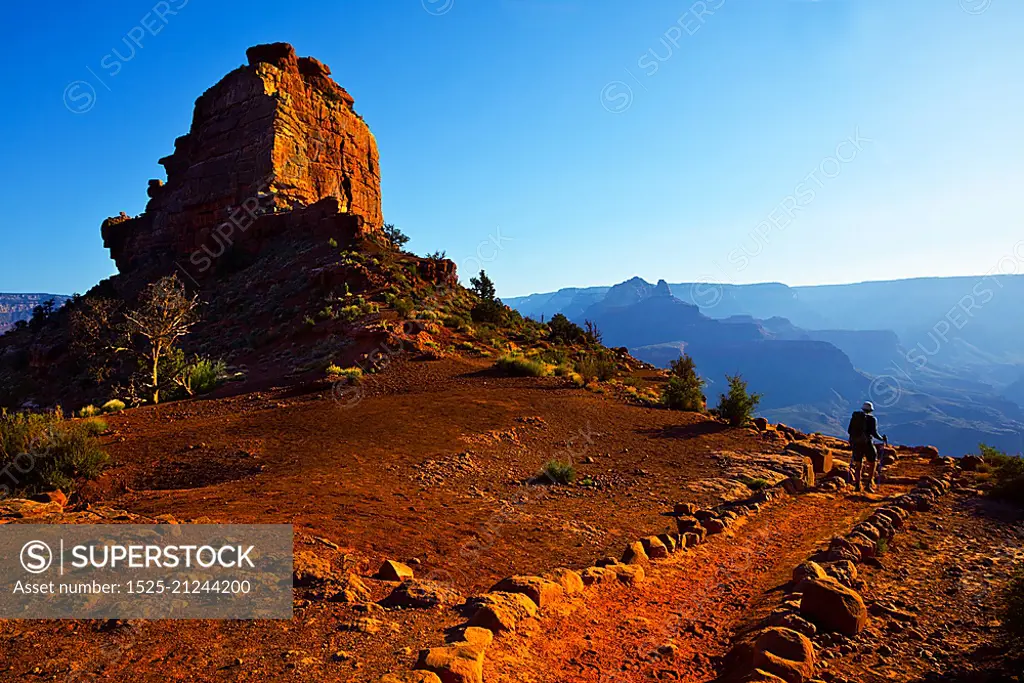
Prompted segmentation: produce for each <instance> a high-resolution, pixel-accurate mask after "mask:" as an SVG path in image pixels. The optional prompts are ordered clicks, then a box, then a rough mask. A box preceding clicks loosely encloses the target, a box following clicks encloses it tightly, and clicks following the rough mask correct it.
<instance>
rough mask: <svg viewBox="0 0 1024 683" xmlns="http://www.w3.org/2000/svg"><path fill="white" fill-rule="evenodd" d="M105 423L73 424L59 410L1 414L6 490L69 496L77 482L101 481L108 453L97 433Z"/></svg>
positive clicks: (1, 454)
mask: <svg viewBox="0 0 1024 683" xmlns="http://www.w3.org/2000/svg"><path fill="white" fill-rule="evenodd" d="M100 426H102V427H103V430H104V431H105V430H106V424H105V423H103V422H102V420H95V419H90V420H85V421H82V422H71V421H68V420H65V419H64V418H63V415H61V414H60V413H59V412H58V413H56V414H48V415H39V414H26V413H16V414H8V413H7V411H0V469H2V470H4V471H6V472H8V480H9V481H7V482H5V483H4V485H5V486H8V487H9V488H11V489H13V490H17V491H25V492H27V493H30V494H31V493H38V492H40V491H47V490H53V489H58V488H59V489H61V490H63V491H66V492H70V491H72V490H73V489H74V485H75V480H76V479H81V478H85V479H93V478H95V477H97V476H98V475H99V473H100V471H101V470H102V469H103V466H104V464H105V463H106V461H107V455H106V453H104V452H103V450H102V449H101V448H100V447H99V445H98V444H97V442H96V440H95V438H93V434H94V433H96V431H97V430H98V429H99V427H100Z"/></svg>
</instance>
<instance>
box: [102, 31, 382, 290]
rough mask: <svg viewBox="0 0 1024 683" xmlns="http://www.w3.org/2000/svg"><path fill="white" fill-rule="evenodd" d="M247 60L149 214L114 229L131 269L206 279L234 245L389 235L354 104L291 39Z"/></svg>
mask: <svg viewBox="0 0 1024 683" xmlns="http://www.w3.org/2000/svg"><path fill="white" fill-rule="evenodd" d="M247 56H248V65H246V66H242V67H239V68H238V69H235V70H234V71H232V72H231V73H229V74H228V75H227V76H225V77H224V78H223V79H221V81H220V82H219V83H217V84H216V85H214V86H213V87H212V88H210V89H209V90H207V91H206V93H204V94H203V95H202V96H201V97H200V98H199V99H198V100H197V101H196V105H195V111H194V114H193V118H192V126H191V129H190V131H189V133H188V134H187V135H184V136H182V137H180V138H178V139H177V140H176V141H175V145H174V153H173V154H171V155H170V156H168V157H165V158H164V159H161V160H160V163H161V164H162V165H163V166H164V168H165V169H166V172H167V182H166V183H164V182H162V181H160V180H151V181H150V184H149V196H150V201H149V204H148V205H147V207H146V211H145V213H143V214H142V215H140V216H137V217H135V218H131V217H129V216H127V215H125V214H123V213H122V214H121V215H120V216H117V217H115V218H110V219H108V220H107V221H105V222H104V224H103V228H102V232H103V240H104V245H105V246H106V247H108V248H109V249H110V255H111V258H113V259H114V261H115V262H116V263H117V267H118V269H119V270H120V271H121V272H122V273H128V272H132V271H134V270H138V269H143V270H144V269H147V268H150V267H157V266H159V265H166V264H167V263H169V262H178V261H186V262H190V264H191V267H188V271H189V273H190V274H191V275H193V276H196V277H198V276H200V275H202V274H203V273H205V272H206V271H207V270H209V269H210V266H211V265H212V264H213V262H214V261H215V259H216V258H217V256H219V255H220V254H221V253H223V252H224V251H226V250H227V249H229V248H232V247H241V248H243V249H246V250H247V251H256V250H258V248H259V246H260V245H261V243H263V242H264V241H265V240H266V239H267V238H268V237H270V236H275V235H277V234H280V233H282V232H287V233H299V232H308V233H313V234H318V235H325V236H327V237H333V238H335V239H336V240H337V241H338V242H339V243H340V242H343V241H350V240H351V239H353V238H355V237H358V236H361V235H365V234H369V233H372V232H375V231H378V230H379V229H380V228H381V226H382V224H383V217H382V214H381V195H380V167H379V159H378V153H377V143H376V141H375V140H374V137H373V135H372V134H371V132H370V129H369V127H368V126H367V125H366V123H365V122H364V121H363V119H362V118H361V117H360V116H359V115H358V114H356V112H355V110H354V109H353V99H352V97H351V96H350V95H349V94H348V93H347V92H346V91H345V90H344V89H343V88H341V87H340V86H339V85H338V84H337V83H335V82H334V81H333V80H332V79H331V77H330V73H331V71H330V69H329V68H328V67H327V66H326V65H324V64H322V63H321V62H319V61H317V60H316V59H313V58H312V57H297V56H296V54H295V50H294V49H293V48H292V46H291V45H288V44H286V43H274V44H271V45H259V46H256V47H252V48H249V50H248V51H247Z"/></svg>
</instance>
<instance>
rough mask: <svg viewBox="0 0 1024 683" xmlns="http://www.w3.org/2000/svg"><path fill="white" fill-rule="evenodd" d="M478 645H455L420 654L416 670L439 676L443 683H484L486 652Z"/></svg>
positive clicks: (484, 648) (424, 651) (483, 647)
mask: <svg viewBox="0 0 1024 683" xmlns="http://www.w3.org/2000/svg"><path fill="white" fill-rule="evenodd" d="M485 650H486V646H483V645H480V644H478V643H454V644H452V645H448V646H445V647H435V648H431V649H429V650H423V651H422V652H420V657H419V661H417V662H416V668H417V669H422V670H425V671H431V672H433V673H435V674H437V677H438V678H440V679H441V683H483V680H484V651H485Z"/></svg>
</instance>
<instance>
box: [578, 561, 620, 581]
mask: <svg viewBox="0 0 1024 683" xmlns="http://www.w3.org/2000/svg"><path fill="white" fill-rule="evenodd" d="M580 578H582V579H583V584H584V585H586V586H593V585H594V584H595V583H607V582H610V581H615V580H616V578H617V577H616V574H615V572H614V571H613V570H611V569H609V568H608V567H607V566H605V567H587V568H586V569H584V570H583V572H582V573H581V574H580Z"/></svg>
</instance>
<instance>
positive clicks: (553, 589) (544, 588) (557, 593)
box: [491, 576, 565, 607]
mask: <svg viewBox="0 0 1024 683" xmlns="http://www.w3.org/2000/svg"><path fill="white" fill-rule="evenodd" d="M491 590H492V591H496V592H501V593H522V594H523V595H525V596H526V597H528V598H530V599H531V600H533V602H534V603H535V604H536V605H537V606H538V607H547V606H548V605H551V604H554V603H556V602H561V601H562V600H563V599H564V598H565V590H564V589H563V588H562V586H560V585H559V584H557V583H555V582H554V581H549V580H548V579H544V578H541V577H539V576H510V577H508V578H507V579H502V580H501V581H499V582H498V583H497V584H495V585H494V587H493V588H491Z"/></svg>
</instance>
